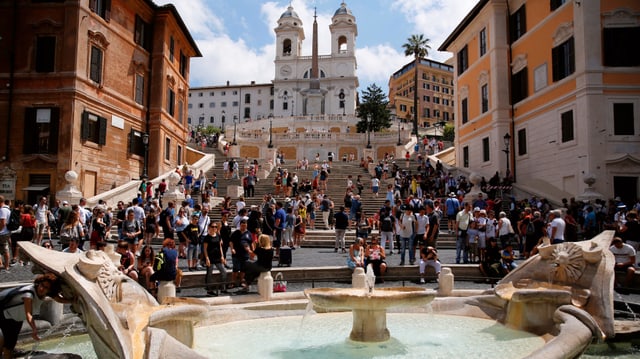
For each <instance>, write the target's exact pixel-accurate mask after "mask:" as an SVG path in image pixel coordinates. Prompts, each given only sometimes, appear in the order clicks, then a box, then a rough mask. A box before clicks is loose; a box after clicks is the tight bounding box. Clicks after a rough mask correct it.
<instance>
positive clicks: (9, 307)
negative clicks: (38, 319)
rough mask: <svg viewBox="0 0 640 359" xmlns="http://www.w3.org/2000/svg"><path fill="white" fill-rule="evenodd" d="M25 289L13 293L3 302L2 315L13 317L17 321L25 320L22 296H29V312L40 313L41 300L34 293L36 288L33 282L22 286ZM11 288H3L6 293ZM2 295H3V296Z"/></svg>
mask: <svg viewBox="0 0 640 359" xmlns="http://www.w3.org/2000/svg"><path fill="white" fill-rule="evenodd" d="M23 289H24V290H25V291H24V292H21V293H20V294H18V295H15V296H14V297H13V298H11V299H10V300H9V302H8V303H7V304H5V306H4V308H3V311H4V317H5V318H7V319H13V320H15V321H18V322H22V321H25V320H27V317H26V314H25V312H24V301H23V298H31V300H32V305H31V313H32V314H33V315H37V314H40V305H41V304H42V300H40V298H38V296H37V295H35V292H36V289H35V287H34V285H33V284H30V285H28V286H25V287H23ZM10 290H11V289H5V291H6V293H8V292H9V291H10ZM6 293H3V294H6ZM3 297H4V296H3Z"/></svg>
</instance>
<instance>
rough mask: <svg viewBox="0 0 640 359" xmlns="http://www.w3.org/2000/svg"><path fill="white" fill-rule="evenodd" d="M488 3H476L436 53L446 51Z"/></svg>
mask: <svg viewBox="0 0 640 359" xmlns="http://www.w3.org/2000/svg"><path fill="white" fill-rule="evenodd" d="M488 3H489V0H480V1H478V3H477V4H476V6H474V7H473V9H471V11H469V13H468V14H467V16H465V17H464V19H462V21H461V22H460V23H459V24H458V26H456V28H455V29H453V32H452V33H451V34H450V35H449V37H447V38H446V39H445V40H444V42H443V43H442V45H440V47H439V48H438V51H447V48H448V47H449V46H450V45H451V43H453V42H454V41H455V40H456V39H457V38H458V36H460V34H461V33H462V32H463V31H464V29H465V28H466V27H467V26H469V24H470V23H471V22H472V21H473V19H474V18H475V17H476V16H478V14H479V13H480V11H481V10H482V8H483V7H484V6H485V5H486V4H488Z"/></svg>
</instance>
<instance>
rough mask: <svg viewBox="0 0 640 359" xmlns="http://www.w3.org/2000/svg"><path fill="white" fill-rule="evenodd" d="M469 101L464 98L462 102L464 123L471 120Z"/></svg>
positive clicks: (461, 110)
mask: <svg viewBox="0 0 640 359" xmlns="http://www.w3.org/2000/svg"><path fill="white" fill-rule="evenodd" d="M468 103H469V101H468V100H467V99H466V98H464V99H462V102H460V113H461V114H462V124H465V123H467V122H468V121H469V112H468Z"/></svg>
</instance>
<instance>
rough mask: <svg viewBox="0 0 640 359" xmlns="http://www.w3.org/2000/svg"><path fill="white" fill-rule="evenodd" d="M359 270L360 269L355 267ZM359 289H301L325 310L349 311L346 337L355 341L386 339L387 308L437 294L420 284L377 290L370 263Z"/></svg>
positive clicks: (417, 302) (414, 303) (411, 304)
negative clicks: (351, 322) (349, 328)
mask: <svg viewBox="0 0 640 359" xmlns="http://www.w3.org/2000/svg"><path fill="white" fill-rule="evenodd" d="M358 269H360V270H362V268H358ZM365 277H366V278H365V287H364V288H363V289H361V288H346V289H333V288H317V289H307V290H305V291H304V294H305V296H307V298H309V300H310V301H311V302H312V303H313V304H314V305H315V306H317V307H320V308H323V309H325V310H345V309H346V310H351V311H352V312H353V325H352V328H351V334H350V335H349V338H350V339H351V340H354V341H358V342H381V341H385V340H389V338H390V337H391V335H390V334H389V330H388V329H387V309H388V308H402V307H417V306H425V305H427V304H428V303H430V302H431V301H432V300H433V298H434V297H435V296H436V293H435V292H434V291H426V290H425V289H424V288H420V287H397V288H394V287H391V288H382V289H376V290H375V291H374V285H375V281H376V277H375V275H374V274H373V268H371V264H369V266H368V268H367V274H366V276H365Z"/></svg>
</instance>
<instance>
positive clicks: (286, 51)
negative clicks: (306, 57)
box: [282, 39, 291, 56]
mask: <svg viewBox="0 0 640 359" xmlns="http://www.w3.org/2000/svg"><path fill="white" fill-rule="evenodd" d="M289 55H291V40H289V39H285V40H284V41H283V42H282V56H289Z"/></svg>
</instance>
